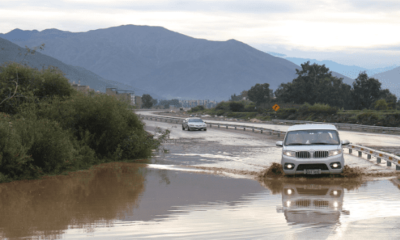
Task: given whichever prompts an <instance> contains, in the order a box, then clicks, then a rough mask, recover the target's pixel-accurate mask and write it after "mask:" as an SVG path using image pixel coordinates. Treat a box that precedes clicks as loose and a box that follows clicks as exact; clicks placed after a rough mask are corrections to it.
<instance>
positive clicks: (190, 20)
mask: <svg viewBox="0 0 400 240" xmlns="http://www.w3.org/2000/svg"><path fill="white" fill-rule="evenodd" d="M126 24H134V25H149V26H162V27H165V28H167V29H169V30H172V31H175V32H179V33H182V34H185V35H188V36H191V37H195V38H203V39H209V40H220V41H225V40H229V39H236V40H238V41H241V42H244V43H247V44H249V45H251V46H253V47H255V48H257V49H259V50H262V51H265V52H276V53H281V54H285V55H286V56H289V57H302V58H315V59H318V60H333V61H336V62H339V63H342V64H346V65H358V66H361V67H366V68H374V67H384V66H391V65H400V31H398V29H400V1H399V0H379V1H375V0H307V1H303V0H279V1H270V0H263V1H261V0H246V1H243V0H203V1H199V0H190V1H183V0H146V1H143V0H112V1H109V0H63V1H62V0H61V1H57V0H35V1H33V0H31V1H28V0H0V33H7V32H9V31H11V30H13V29H15V28H19V29H22V30H34V29H36V30H39V31H41V30H44V29H48V28H57V29H60V30H64V31H71V32H84V31H88V30H94V29H99V28H108V27H113V26H119V25H126Z"/></svg>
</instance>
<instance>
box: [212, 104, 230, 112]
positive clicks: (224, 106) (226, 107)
mask: <svg viewBox="0 0 400 240" xmlns="http://www.w3.org/2000/svg"><path fill="white" fill-rule="evenodd" d="M215 110H223V111H229V110H230V108H229V102H220V103H218V104H217V106H216V107H215Z"/></svg>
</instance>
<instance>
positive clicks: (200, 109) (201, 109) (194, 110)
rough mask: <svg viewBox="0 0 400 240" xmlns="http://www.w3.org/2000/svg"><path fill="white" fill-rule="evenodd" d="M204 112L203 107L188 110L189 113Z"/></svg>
mask: <svg viewBox="0 0 400 240" xmlns="http://www.w3.org/2000/svg"><path fill="white" fill-rule="evenodd" d="M198 111H204V106H196V107H193V108H192V109H190V112H198Z"/></svg>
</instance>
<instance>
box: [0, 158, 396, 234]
mask: <svg viewBox="0 0 400 240" xmlns="http://www.w3.org/2000/svg"><path fill="white" fill-rule="evenodd" d="M399 209H400V180H399V179H383V180H376V181H345V182H341V181H334V182H324V183H321V182H318V181H317V180H314V179H313V180H296V179H294V180H293V179H290V180H288V181H275V180H266V181H264V182H257V181H254V180H251V179H235V178H227V177H222V176H215V175H210V174H204V173H193V172H185V171H175V170H163V169H155V168H152V167H151V165H144V164H135V163H110V164H104V165H100V166H97V167H95V168H93V169H91V170H88V171H80V172H76V173H72V174H70V175H68V176H56V177H48V178H46V179H42V180H34V181H20V182H12V183H3V184H0V237H1V238H2V239H83V238H93V239H144V238H150V239H151V238H159V239H276V238H279V239H348V238H350V237H351V238H354V239H361V238H368V239H374V238H382V239H398V236H397V235H398V233H399V232H398V231H399V230H398V229H399V228H400V210H399Z"/></svg>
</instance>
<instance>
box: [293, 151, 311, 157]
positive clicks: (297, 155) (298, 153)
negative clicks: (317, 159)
mask: <svg viewBox="0 0 400 240" xmlns="http://www.w3.org/2000/svg"><path fill="white" fill-rule="evenodd" d="M296 157H297V158H310V157H311V154H310V152H304V151H303V152H296Z"/></svg>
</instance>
